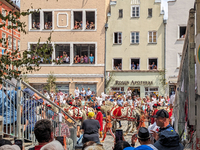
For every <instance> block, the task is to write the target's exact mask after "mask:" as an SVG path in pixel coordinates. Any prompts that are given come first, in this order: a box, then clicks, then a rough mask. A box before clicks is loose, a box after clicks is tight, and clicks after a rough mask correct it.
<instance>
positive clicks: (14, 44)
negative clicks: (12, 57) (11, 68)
mask: <svg viewBox="0 0 200 150" xmlns="http://www.w3.org/2000/svg"><path fill="white" fill-rule="evenodd" d="M13 49H14V50H16V49H17V39H15V38H13Z"/></svg>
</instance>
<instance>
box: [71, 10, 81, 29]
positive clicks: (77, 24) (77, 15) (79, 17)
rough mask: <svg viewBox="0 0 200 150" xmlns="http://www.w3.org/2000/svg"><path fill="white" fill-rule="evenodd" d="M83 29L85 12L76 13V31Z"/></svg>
mask: <svg viewBox="0 0 200 150" xmlns="http://www.w3.org/2000/svg"><path fill="white" fill-rule="evenodd" d="M82 28H83V12H82V11H74V28H73V29H74V30H78V29H79V30H81V29H82Z"/></svg>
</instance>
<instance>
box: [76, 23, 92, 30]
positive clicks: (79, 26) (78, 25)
mask: <svg viewBox="0 0 200 150" xmlns="http://www.w3.org/2000/svg"><path fill="white" fill-rule="evenodd" d="M82 28H83V23H82V21H80V22H78V21H75V23H74V30H77V29H79V30H82ZM85 28H86V29H90V30H94V29H95V24H94V22H90V23H89V21H86V25H85Z"/></svg>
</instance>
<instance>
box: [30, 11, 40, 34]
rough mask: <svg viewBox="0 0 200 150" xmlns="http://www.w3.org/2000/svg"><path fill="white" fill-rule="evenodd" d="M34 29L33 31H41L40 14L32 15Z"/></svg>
mask: <svg viewBox="0 0 200 150" xmlns="http://www.w3.org/2000/svg"><path fill="white" fill-rule="evenodd" d="M31 22H32V27H31V29H33V30H39V29H40V13H39V12H34V13H32V21H31Z"/></svg>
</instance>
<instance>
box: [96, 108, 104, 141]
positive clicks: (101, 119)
mask: <svg viewBox="0 0 200 150" xmlns="http://www.w3.org/2000/svg"><path fill="white" fill-rule="evenodd" d="M96 110H97V112H98V113H97V117H96V120H98V121H99V124H100V133H99V134H100V138H102V137H103V134H102V131H103V114H102V113H101V107H97V108H96Z"/></svg>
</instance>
